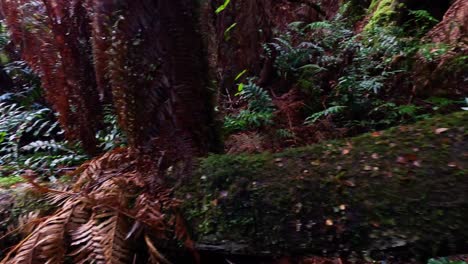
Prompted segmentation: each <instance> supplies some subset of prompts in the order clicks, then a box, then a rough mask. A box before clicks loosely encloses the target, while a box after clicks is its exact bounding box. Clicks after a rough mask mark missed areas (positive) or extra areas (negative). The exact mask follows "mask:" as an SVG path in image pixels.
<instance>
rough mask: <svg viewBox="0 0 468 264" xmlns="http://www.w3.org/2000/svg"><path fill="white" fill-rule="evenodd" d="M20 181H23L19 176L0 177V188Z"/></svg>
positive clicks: (8, 186)
mask: <svg viewBox="0 0 468 264" xmlns="http://www.w3.org/2000/svg"><path fill="white" fill-rule="evenodd" d="M22 182H24V179H23V178H21V177H20V176H9V177H0V188H10V187H12V186H14V185H15V184H18V183H22Z"/></svg>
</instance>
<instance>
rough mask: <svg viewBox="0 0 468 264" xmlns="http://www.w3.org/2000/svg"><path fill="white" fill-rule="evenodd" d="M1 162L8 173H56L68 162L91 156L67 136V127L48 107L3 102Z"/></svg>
mask: <svg viewBox="0 0 468 264" xmlns="http://www.w3.org/2000/svg"><path fill="white" fill-rule="evenodd" d="M0 135H1V137H0V165H1V166H2V168H3V170H6V171H7V172H8V174H12V175H19V174H21V173H22V172H23V171H24V170H25V169H32V170H35V171H38V172H40V173H41V174H43V175H53V174H54V173H56V172H57V171H59V170H60V169H61V167H64V166H70V165H73V164H78V163H80V162H83V160H84V159H85V158H87V157H86V156H85V155H84V154H82V153H81V151H80V149H79V148H77V147H76V146H74V145H72V144H70V143H69V142H68V141H66V140H63V130H62V129H61V128H60V126H59V124H58V122H57V121H55V118H54V115H53V113H52V112H51V110H50V109H48V108H44V107H41V108H37V109H27V108H25V107H21V106H18V105H17V104H8V103H1V104H0Z"/></svg>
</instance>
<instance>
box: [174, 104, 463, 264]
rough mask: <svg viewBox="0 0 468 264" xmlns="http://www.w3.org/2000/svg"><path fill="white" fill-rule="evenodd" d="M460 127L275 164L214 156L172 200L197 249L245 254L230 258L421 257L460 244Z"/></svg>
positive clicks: (410, 132) (439, 122) (441, 121)
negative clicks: (178, 201) (222, 247)
mask: <svg viewBox="0 0 468 264" xmlns="http://www.w3.org/2000/svg"><path fill="white" fill-rule="evenodd" d="M466 124H468V113H467V112H460V113H454V114H451V115H447V116H440V117H435V118H432V119H430V120H426V121H423V122H419V123H418V124H416V125H411V126H404V127H397V128H392V129H389V130H387V131H383V132H381V133H379V134H366V135H362V136H359V137H356V138H352V139H347V140H336V141H331V142H326V143H324V144H318V145H314V146H308V147H304V148H297V149H290V150H287V151H285V152H283V153H279V154H268V153H266V154H260V155H237V156H236V155H215V156H211V157H209V158H207V159H204V160H201V161H200V166H199V169H198V170H197V172H196V173H195V176H194V178H193V179H192V181H191V182H189V183H188V184H187V185H186V186H185V187H182V188H181V189H179V190H178V195H179V196H180V197H181V198H183V199H184V200H185V203H184V210H183V211H184V213H185V215H186V217H187V219H188V220H189V222H190V223H191V226H192V229H193V231H194V237H195V239H196V240H197V241H198V242H199V243H210V244H226V243H227V244H229V243H228V242H229V241H234V242H236V243H241V244H243V245H246V246H245V248H243V249H242V250H244V251H243V252H237V253H244V254H249V253H252V254H253V253H256V254H258V253H259V252H264V253H265V252H270V253H272V254H273V253H274V254H281V252H283V253H288V254H296V253H297V254H314V253H315V254H317V253H322V250H326V251H327V252H329V253H330V254H335V253H340V252H343V251H346V252H351V251H355V252H374V251H386V252H387V251H389V252H392V250H393V249H395V250H398V252H399V253H398V254H401V252H405V254H409V253H408V252H410V253H411V254H413V255H415V256H429V255H432V254H434V252H435V253H437V252H438V251H439V250H442V249H443V248H444V247H443V245H446V244H447V243H452V244H454V245H458V244H457V243H459V241H468V227H467V226H466V225H465V224H464V221H465V220H466V219H468V203H467V202H466V201H468V193H467V192H466V190H468V178H466V168H467V167H468V160H467V158H466V154H463V153H464V152H466V146H467V144H468V142H467V137H466V135H467V132H466V130H465V125H466ZM440 128H444V129H442V130H441V129H440ZM428 244H429V245H431V246H430V247H428V246H427V245H428ZM465 244H466V243H465ZM465 244H463V245H465ZM454 247H457V246H454ZM402 248H404V249H402ZM227 250H229V249H227ZM237 250H239V249H237ZM405 250H406V251H405Z"/></svg>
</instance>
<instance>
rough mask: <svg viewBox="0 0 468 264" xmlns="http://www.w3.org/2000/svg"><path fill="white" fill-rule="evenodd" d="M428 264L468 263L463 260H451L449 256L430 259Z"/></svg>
mask: <svg viewBox="0 0 468 264" xmlns="http://www.w3.org/2000/svg"><path fill="white" fill-rule="evenodd" d="M427 264H466V262H465V261H461V260H449V259H448V258H439V259H430V260H429V261H428V262H427Z"/></svg>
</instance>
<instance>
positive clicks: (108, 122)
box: [96, 106, 127, 151]
mask: <svg viewBox="0 0 468 264" xmlns="http://www.w3.org/2000/svg"><path fill="white" fill-rule="evenodd" d="M104 125H105V127H104V129H102V130H100V131H98V132H97V133H96V138H97V140H98V142H99V143H100V144H99V146H100V148H101V149H102V150H103V151H109V150H112V149H115V148H116V147H123V146H125V145H126V144H127V139H126V137H125V135H124V134H123V132H122V130H121V129H120V128H119V125H118V122H117V115H116V114H115V112H114V110H113V109H112V106H105V107H104Z"/></svg>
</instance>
